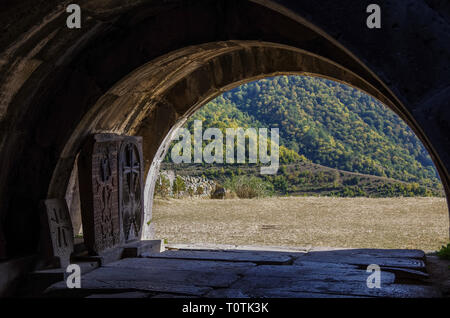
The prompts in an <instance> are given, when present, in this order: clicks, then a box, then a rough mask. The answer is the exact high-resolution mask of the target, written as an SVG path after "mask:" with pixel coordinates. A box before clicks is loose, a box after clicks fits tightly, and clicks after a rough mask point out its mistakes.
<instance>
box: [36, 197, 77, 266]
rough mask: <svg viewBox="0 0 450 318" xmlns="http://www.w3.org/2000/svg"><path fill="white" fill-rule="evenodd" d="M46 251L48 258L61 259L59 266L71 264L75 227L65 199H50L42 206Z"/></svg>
mask: <svg viewBox="0 0 450 318" xmlns="http://www.w3.org/2000/svg"><path fill="white" fill-rule="evenodd" d="M41 209H42V210H41V217H42V225H43V227H44V229H46V230H45V231H43V235H44V237H43V242H42V243H43V244H44V251H46V252H47V255H46V257H47V258H56V259H57V260H59V266H61V267H63V268H65V267H67V265H69V264H70V255H71V254H72V252H73V229H72V222H71V220H70V215H69V209H68V208H67V204H66V201H65V200H64V199H48V200H45V201H43V202H42V207H41Z"/></svg>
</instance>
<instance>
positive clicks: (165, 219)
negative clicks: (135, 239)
mask: <svg viewBox="0 0 450 318" xmlns="http://www.w3.org/2000/svg"><path fill="white" fill-rule="evenodd" d="M153 223H154V224H155V226H156V238H161V239H162V238H164V239H167V241H168V243H169V244H170V243H215V244H235V245H270V246H299V247H351V248H418V249H423V250H425V251H435V250H437V249H439V248H440V246H441V245H443V244H444V243H446V242H447V241H448V235H449V233H448V225H449V220H448V209H447V203H446V200H445V199H444V198H380V199H371V198H331V197H281V198H275V197H274V198H264V199H228V200H211V199H158V198H157V199H155V201H154V206H153Z"/></svg>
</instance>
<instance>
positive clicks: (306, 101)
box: [186, 76, 441, 187]
mask: <svg viewBox="0 0 450 318" xmlns="http://www.w3.org/2000/svg"><path fill="white" fill-rule="evenodd" d="M196 119H200V120H203V128H204V129H205V128H207V127H218V128H222V129H224V128H228V127H243V128H248V127H267V128H271V127H278V128H279V129H280V144H281V145H283V146H285V147H286V148H288V149H290V150H292V151H293V152H295V153H298V154H299V155H303V156H305V157H306V158H307V159H309V160H311V161H312V162H313V163H317V164H321V165H324V166H328V167H331V168H337V169H341V170H345V171H350V172H356V173H363V174H370V175H375V176H381V177H388V178H394V179H398V180H401V181H405V182H417V183H419V184H421V185H425V186H430V187H440V186H441V184H440V181H439V178H438V175H437V172H436V169H435V167H434V165H433V163H432V161H431V159H430V157H429V155H428V153H427V152H426V150H425V149H424V147H423V145H422V144H421V142H420V141H419V140H418V139H417V137H416V136H415V135H414V133H413V132H412V131H411V129H410V128H409V127H408V126H407V125H406V124H405V123H404V122H403V121H402V120H401V119H400V118H399V117H398V116H397V115H396V114H395V113H393V112H392V111H390V110H389V109H388V108H387V107H385V106H384V105H382V104H381V103H380V102H378V101H377V100H375V99H374V98H372V97H370V96H368V95H366V94H364V93H363V92H361V91H359V90H356V89H353V88H351V87H349V86H346V85H343V84H340V83H337V82H333V81H329V80H325V79H320V78H314V77H304V76H278V77H273V78H268V79H263V80H259V81H255V82H252V83H248V84H244V85H241V86H239V87H237V88H235V89H233V90H231V91H229V92H226V93H224V94H223V95H221V96H219V97H217V98H216V99H214V100H213V101H211V102H210V103H208V104H207V105H205V106H204V107H203V108H202V109H200V110H199V111H198V112H197V113H196V114H195V115H194V116H193V117H192V118H191V119H190V120H189V121H188V122H187V123H186V127H188V128H189V129H190V130H191V131H192V126H193V121H194V120H196Z"/></svg>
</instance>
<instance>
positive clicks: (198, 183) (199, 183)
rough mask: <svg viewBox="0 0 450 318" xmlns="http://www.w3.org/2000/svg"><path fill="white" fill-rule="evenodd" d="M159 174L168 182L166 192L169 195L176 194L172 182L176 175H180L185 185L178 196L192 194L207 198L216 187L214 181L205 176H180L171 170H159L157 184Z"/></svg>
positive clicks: (159, 179)
mask: <svg viewBox="0 0 450 318" xmlns="http://www.w3.org/2000/svg"><path fill="white" fill-rule="evenodd" d="M161 176H164V177H165V178H167V179H168V180H169V182H170V188H169V193H168V195H169V196H176V195H175V193H174V192H173V184H174V182H175V180H176V178H177V177H180V178H181V180H183V182H184V184H185V187H186V190H185V191H181V192H180V193H179V196H180V197H183V196H192V197H198V198H209V197H210V196H211V194H212V193H213V192H214V190H215V189H216V182H215V181H213V180H209V179H207V178H205V177H197V176H181V175H177V174H176V172H174V171H173V170H161V171H160V172H159V175H158V179H157V181H156V182H159V184H161ZM189 189H191V190H189Z"/></svg>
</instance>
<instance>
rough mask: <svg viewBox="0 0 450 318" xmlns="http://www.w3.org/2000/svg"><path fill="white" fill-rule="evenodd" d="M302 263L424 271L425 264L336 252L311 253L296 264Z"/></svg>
mask: <svg viewBox="0 0 450 318" xmlns="http://www.w3.org/2000/svg"><path fill="white" fill-rule="evenodd" d="M302 261H311V262H326V263H339V264H351V265H360V266H366V267H367V266H368V265H370V264H376V265H378V266H380V267H400V268H410V269H416V270H424V269H425V263H424V262H423V261H422V260H421V259H417V258H409V257H385V256H383V255H382V254H381V253H380V254H377V255H368V254H353V255H348V254H344V253H342V254H339V253H335V252H326V251H324V252H310V253H307V254H304V255H301V256H299V257H298V258H297V260H296V261H295V262H294V264H296V263H298V262H302Z"/></svg>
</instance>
